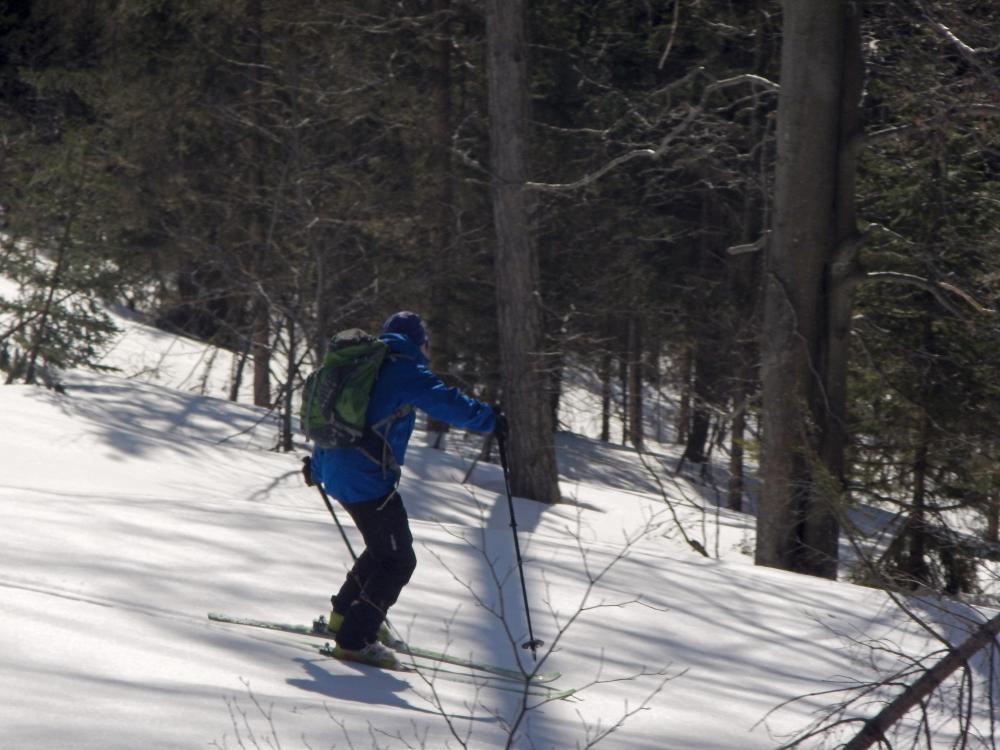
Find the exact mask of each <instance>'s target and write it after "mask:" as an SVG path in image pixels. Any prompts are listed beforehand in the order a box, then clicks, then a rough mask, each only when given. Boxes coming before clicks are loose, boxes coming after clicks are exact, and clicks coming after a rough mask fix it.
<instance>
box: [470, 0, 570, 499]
mask: <svg viewBox="0 0 1000 750" xmlns="http://www.w3.org/2000/svg"><path fill="white" fill-rule="evenodd" d="M486 35H487V60H488V62H487V76H488V79H489V115H490V153H491V162H492V172H493V174H492V181H491V183H492V184H491V186H492V197H493V222H494V226H495V229H496V237H497V250H496V260H495V265H496V278H497V318H498V323H499V331H500V362H501V383H502V387H503V399H504V407H505V409H506V411H507V413H508V415H509V417H510V424H511V434H510V446H509V454H510V468H511V489H512V490H513V492H514V493H515V494H517V495H520V496H522V497H529V498H532V499H534V500H540V501H542V502H547V503H554V502H557V501H558V500H559V482H558V476H557V467H556V456H555V445H554V442H553V434H554V431H555V425H554V422H553V419H552V411H551V409H550V408H549V399H548V393H547V383H548V382H549V378H548V377H547V373H546V367H545V356H544V353H543V351H542V348H543V342H544V336H543V331H542V320H543V317H542V295H541V289H540V280H539V277H540V273H539V265H538V252H537V248H536V247H535V242H534V238H533V236H532V233H531V230H530V225H529V222H530V219H529V210H528V209H529V206H528V196H527V193H526V190H525V182H526V176H527V171H526V167H525V146H526V140H527V126H528V81H527V71H526V57H527V51H528V47H527V42H526V40H525V31H524V2H523V0H489V2H487V3H486Z"/></svg>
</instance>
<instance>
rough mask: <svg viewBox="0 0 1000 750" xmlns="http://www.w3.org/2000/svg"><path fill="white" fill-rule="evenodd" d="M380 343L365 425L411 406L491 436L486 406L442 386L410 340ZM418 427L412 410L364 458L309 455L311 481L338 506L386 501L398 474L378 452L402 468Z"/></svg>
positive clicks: (336, 452)
mask: <svg viewBox="0 0 1000 750" xmlns="http://www.w3.org/2000/svg"><path fill="white" fill-rule="evenodd" d="M380 338H381V339H382V341H385V342H386V343H387V344H389V356H388V357H387V358H386V361H385V364H383V365H382V370H381V372H380V373H379V376H378V378H377V379H376V380H375V385H374V387H373V388H372V393H371V398H370V400H369V402H368V412H367V415H366V423H367V424H369V425H377V424H378V423H379V422H380V421H382V420H383V419H386V418H387V417H390V416H391V415H392V414H393V413H394V412H397V411H398V410H400V408H401V407H407V406H412V407H416V408H417V409H420V410H421V411H424V412H426V413H427V414H429V415H430V416H432V417H434V419H438V420H440V421H442V422H447V423H449V424H451V425H454V426H455V427H463V428H466V429H469V430H475V431H477V432H491V431H492V430H493V428H494V426H495V425H496V419H495V418H494V416H493V409H492V408H491V407H490V405H489V404H486V403H483V402H482V401H476V400H475V399H472V398H469V397H468V396H466V395H465V394H464V393H462V392H461V391H460V390H459V389H458V388H449V387H448V386H446V385H445V384H444V383H442V382H441V379H440V378H438V376H437V375H435V374H434V373H433V372H431V371H430V370H429V369H428V368H427V358H426V357H425V356H424V355H423V353H422V352H421V351H420V348H419V347H418V346H417V345H416V344H414V343H413V342H412V341H411V340H410V339H409V338H407V337H406V336H403V335H401V334H398V333H386V334H383V335H382V336H381V337H380ZM416 421H417V415H416V414H415V413H414V412H413V411H412V409H411V410H410V411H409V413H408V414H406V415H405V416H401V417H399V418H398V419H395V420H394V421H391V422H390V423H389V424H388V425H386V426H383V427H382V428H380V429H378V432H379V434H380V435H381V437H383V438H385V443H383V441H382V440H378V439H371V440H369V441H367V442H369V443H373V444H374V445H368V446H367V447H368V450H367V452H366V451H363V450H361V449H360V448H338V449H333V450H328V449H324V448H319V447H317V448H316V449H315V450H314V451H313V455H312V472H313V477H315V479H316V480H317V481H318V482H319V483H320V485H321V486H322V487H323V489H324V490H325V491H326V493H327V494H328V495H331V496H332V497H335V498H337V499H338V500H340V502H342V503H356V502H360V501H363V500H376V499H378V498H381V497H385V496H386V495H388V494H389V493H390V492H392V490H393V489H394V488H395V487H396V484H397V483H398V481H399V473H398V471H399V470H398V469H394V468H393V467H392V466H391V465H386V464H385V463H384V462H383V461H382V460H381V459H382V454H381V451H382V449H383V448H384V447H386V443H387V444H388V448H389V449H391V451H392V454H391V458H394V459H395V462H396V463H397V464H399V465H400V466H402V465H403V461H404V460H405V459H406V446H407V444H408V443H409V442H410V436H411V435H412V434H413V427H414V425H415V424H416ZM372 453H377V455H375V456H372ZM390 464H391V460H390Z"/></svg>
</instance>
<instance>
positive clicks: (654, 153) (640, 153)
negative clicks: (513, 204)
mask: <svg viewBox="0 0 1000 750" xmlns="http://www.w3.org/2000/svg"><path fill="white" fill-rule="evenodd" d="M703 72H704V68H700V67H699V68H694V69H692V70H691V71H690V72H689V73H688V74H687V75H686V76H685V77H684V79H682V80H687V79H691V78H694V77H696V76H698V75H700V74H701V73H703ZM747 83H748V84H750V85H752V86H759V87H762V88H763V89H764V90H765V91H768V92H772V93H775V92H777V91H778V90H779V88H780V87H779V85H778V84H777V83H775V82H774V81H771V80H769V79H767V78H764V77H763V76H759V75H754V74H752V73H746V74H743V75H737V76H732V77H731V78H724V79H722V80H720V81H713V82H711V83H709V84H708V85H707V86H705V89H704V91H702V94H701V99H700V100H699V101H698V103H697V104H696V105H694V106H693V107H691V108H690V109H689V110H688V113H687V115H686V116H685V117H684V119H682V120H681V121H680V122H679V123H677V124H676V125H675V126H674V127H673V128H671V129H670V132H668V133H667V134H666V135H665V136H663V138H662V140H661V141H660V143H659V145H658V146H657V147H656V148H639V149H633V150H632V151H627V152H625V153H624V154H620V155H618V156H616V157H615V158H614V159H612V160H611V161H609V162H607V163H606V164H604V165H603V166H602V167H600V168H599V169H597V170H596V171H595V172H592V173H590V174H588V175H584V176H583V177H581V178H580V179H578V180H574V181H573V182H567V183H550V182H527V183H525V187H526V188H528V189H530V190H540V191H546V192H562V191H566V190H576V189H578V188H582V187H586V186H587V185H590V184H592V183H594V182H596V181H597V180H599V179H600V178H601V177H603V176H604V175H606V174H607V173H608V172H611V171H612V170H614V169H616V168H617V167H620V166H621V165H622V164H626V163H628V162H630V161H634V160H635V159H653V160H654V161H655V160H656V159H659V158H660V157H661V156H663V155H664V154H665V153H666V152H667V150H668V149H669V148H670V146H671V145H672V144H673V142H674V141H675V140H676V139H677V138H678V137H679V136H680V135H681V134H682V133H684V132H685V131H686V130H687V129H688V128H689V127H691V124H692V123H693V122H694V121H695V120H696V119H697V118H698V116H699V115H701V114H702V113H703V112H704V110H705V104H706V102H707V101H708V99H709V97H710V96H711V95H712V94H713V93H715V92H716V91H721V90H722V89H727V88H730V87H732V86H738V85H741V84H747Z"/></svg>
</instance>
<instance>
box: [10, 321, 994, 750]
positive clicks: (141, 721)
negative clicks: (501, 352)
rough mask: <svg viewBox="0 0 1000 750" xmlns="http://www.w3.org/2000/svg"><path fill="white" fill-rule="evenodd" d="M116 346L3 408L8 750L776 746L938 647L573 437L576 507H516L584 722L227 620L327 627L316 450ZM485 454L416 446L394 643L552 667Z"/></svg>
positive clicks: (574, 714) (324, 524)
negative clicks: (758, 552) (106, 367)
mask: <svg viewBox="0 0 1000 750" xmlns="http://www.w3.org/2000/svg"><path fill="white" fill-rule="evenodd" d="M120 322H121V325H122V326H123V330H124V334H123V338H122V339H121V340H120V341H119V343H118V344H117V345H116V346H115V347H114V348H113V349H112V350H111V351H110V353H109V355H108V360H107V362H108V363H109V364H116V365H117V366H119V367H120V368H121V372H120V374H117V375H109V374H94V373H88V372H75V373H72V374H70V375H69V376H68V377H67V378H66V385H67V392H66V394H65V395H61V394H57V393H54V392H51V391H46V390H43V389H41V388H34V387H27V386H7V387H5V388H0V413H2V414H3V430H2V433H0V467H2V472H0V559H2V565H0V601H2V605H3V609H2V615H0V643H2V644H3V648H2V649H0V676H2V677H0V747H3V748H12V749H17V750H22V749H32V750H34V749H38V750H56V749H61V748H66V749H67V750H68V749H70V748H72V749H73V750H82V749H89V748H93V749H94V750H119V749H120V750H139V749H142V750H152V749H154V748H170V749H176V748H203V747H210V746H213V747H219V748H244V747H246V748H252V747H273V748H278V747H281V748H286V749H287V748H300V747H301V748H305V747H309V748H330V747H338V748H339V747H344V748H358V749H360V748H368V747H379V748H412V747H425V748H431V749H437V748H446V747H461V746H463V744H462V743H464V746H466V747H469V748H494V747H514V748H557V749H560V750H561V749H562V748H575V747H589V746H591V745H589V744H588V743H591V742H593V741H595V740H597V739H600V738H601V737H602V735H605V736H603V739H600V742H599V743H597V746H598V747H602V748H608V749H609V750H610V749H612V748H615V749H620V750H640V749H645V748H648V749H649V750H662V749H663V748H675V749H678V750H717V749H720V748H734V749H736V748H739V749H741V750H742V749H751V748H774V747H776V746H778V745H780V744H781V737H782V736H784V735H787V734H788V733H792V732H795V731H797V730H799V729H801V728H802V727H804V726H806V725H807V724H808V722H809V721H810V720H811V719H812V718H813V717H812V714H811V712H812V711H813V710H815V709H817V708H818V707H821V706H823V705H825V704H826V703H827V702H830V701H831V700H832V699H831V698H829V697H823V696H817V697H814V698H810V699H807V700H803V701H799V702H794V703H792V704H790V705H787V706H784V707H780V708H779V706H781V704H783V703H784V702H786V701H788V700H790V699H792V698H795V697H797V696H803V695H806V694H810V693H815V692H817V691H821V690H826V689H829V688H830V687H833V686H834V685H833V684H831V681H835V682H836V681H843V680H853V679H860V680H864V679H868V678H870V677H871V676H872V674H873V671H872V665H871V664H870V660H871V658H872V657H873V652H871V651H870V650H869V649H868V648H867V647H866V646H865V642H866V641H868V640H870V639H883V641H882V643H883V645H884V644H885V643H886V642H888V641H889V640H891V642H892V643H893V644H895V645H896V646H898V647H900V648H902V649H904V650H906V651H908V652H909V653H911V654H914V655H922V654H924V653H927V652H930V651H932V650H934V649H935V648H936V647H938V646H939V644H937V643H936V642H934V641H933V639H931V638H930V636H929V635H928V634H927V633H925V632H924V631H922V630H921V629H920V628H919V627H917V626H915V625H911V624H909V623H908V621H907V620H906V618H905V617H904V616H903V615H902V614H901V613H900V612H899V610H898V609H897V607H896V606H895V605H894V604H893V603H892V602H891V601H890V599H889V598H888V597H887V596H886V594H884V593H883V592H880V591H876V590H873V589H866V588H862V587H858V586H854V585H850V584H846V583H834V582H830V581H825V580H818V579H813V578H809V577H804V576H797V575H792V574H788V573H784V572H780V571H775V570H768V569H762V568H757V567H754V566H753V565H752V564H751V563H752V560H751V558H750V557H749V556H748V555H747V554H746V551H747V550H748V549H752V546H753V524H752V519H750V518H749V517H746V516H743V515H740V514H736V513H731V512H728V511H725V510H717V509H716V508H715V507H714V506H712V505H711V503H710V501H711V500H712V497H713V493H712V492H710V491H706V488H705V487H702V486H699V485H697V484H696V483H694V482H691V481H688V480H686V479H677V480H674V479H669V480H667V479H666V474H667V472H663V474H664V481H665V485H664V486H665V487H666V489H667V492H668V494H669V498H670V499H671V500H672V502H673V509H672V510H671V509H670V508H668V506H667V505H666V504H665V503H664V500H663V498H662V497H661V496H660V493H659V490H658V487H657V484H656V482H654V481H653V480H652V478H651V477H650V475H649V473H648V472H647V471H646V469H645V468H644V467H643V466H642V464H641V463H640V462H639V461H638V459H637V457H636V456H635V454H634V453H633V452H632V451H630V450H627V449H624V448H621V447H614V446H607V445H602V444H600V443H599V442H597V441H595V440H593V439H592V438H588V437H586V436H584V435H580V434H569V433H564V434H562V435H560V438H559V444H558V447H559V451H560V460H561V466H562V474H563V482H562V487H563V492H564V495H565V497H566V499H567V502H565V503H564V504H562V505H557V506H553V507H543V506H539V505H538V504H536V503H533V502H530V501H527V500H522V499H515V509H516V515H517V523H518V535H519V539H520V542H521V548H522V552H523V554H524V557H525V575H526V583H527V590H528V593H529V597H530V605H531V612H530V614H531V618H532V624H533V628H534V634H535V636H536V637H538V638H541V639H542V640H544V641H545V642H546V646H545V647H544V648H543V649H542V652H541V653H540V656H543V657H544V661H543V666H542V668H543V669H544V670H558V671H560V672H561V673H562V676H561V677H560V678H559V680H557V681H556V682H555V683H554V684H555V685H556V686H557V687H558V688H569V687H576V688H579V691H578V693H577V694H576V696H575V697H574V698H573V699H570V700H560V701H554V702H548V703H543V704H542V705H537V706H536V704H538V703H539V702H540V701H539V700H538V699H537V698H535V697H531V698H529V700H528V705H529V706H531V708H530V710H528V711H527V713H526V714H524V715H523V718H522V719H521V720H520V721H519V720H518V717H519V716H521V715H522V714H521V712H522V708H523V701H522V697H521V696H519V695H516V694H514V693H510V692H503V691H500V690H497V689H494V688H493V687H491V686H489V685H483V686H481V687H478V688H477V687H476V686H471V685H468V684H460V683H456V682H450V681H442V680H434V678H433V675H432V674H430V673H425V674H424V675H423V676H421V675H416V674H402V673H393V672H384V671H379V670H376V669H372V668H368V667H364V666H358V665H351V664H347V663H342V662H338V661H335V660H332V659H329V658H325V657H323V656H321V655H320V654H318V653H317V651H316V650H315V645H318V644H319V643H320V642H319V641H315V639H309V638H307V637H303V636H295V635H289V634H283V633H277V632H269V631H263V630H255V629H250V628H246V627H240V626H235V625H224V624H219V623H213V622H210V621H209V620H208V619H207V617H206V614H207V613H208V612H209V611H221V612H225V613H229V614H234V615H242V616H246V617H256V618H261V619H269V620H281V621H285V622H297V623H303V624H306V623H309V622H310V620H311V619H312V618H313V617H314V616H316V615H318V614H321V613H325V612H326V611H327V609H328V597H329V595H330V594H331V593H333V592H334V591H335V590H336V588H337V587H338V586H339V584H340V582H341V580H342V577H343V575H344V573H345V571H346V569H347V566H348V564H349V555H348V553H347V550H346V548H345V545H344V543H343V540H342V539H341V537H340V534H339V533H338V531H337V528H336V526H335V525H334V523H333V520H332V518H331V517H330V515H329V512H328V511H327V509H326V507H325V506H324V505H323V503H322V501H321V498H320V497H319V495H318V494H317V492H316V491H315V490H314V489H310V488H307V487H305V486H304V484H303V483H302V481H301V477H300V475H299V471H298V470H299V458H298V456H300V455H302V454H303V453H304V452H305V449H304V448H303V449H302V450H300V451H299V452H298V454H295V455H288V454H279V453H275V452H271V451H270V448H271V447H272V446H273V445H274V444H275V442H276V426H275V424H274V419H273V417H271V416H269V415H268V414H267V413H266V412H264V411H263V410H260V409H255V408H253V407H249V406H246V405H239V404H234V403H230V402H228V401H225V400H223V399H221V398H218V397H217V396H224V395H225V392H226V387H227V386H226V379H227V378H228V377H229V375H230V373H231V369H230V368H231V362H230V361H229V360H226V361H222V359H223V358H222V357H221V355H220V357H219V358H213V355H212V354H211V353H210V352H206V350H205V349H204V348H203V347H201V346H200V345H198V344H196V343H195V342H192V341H189V340H187V339H183V338H179V337H176V336H170V335H167V334H164V333H162V332H159V331H155V330H152V329H148V328H146V327H144V326H142V325H141V324H140V323H138V322H136V321H134V320H125V319H122V320H121V321H120ZM205 393H207V394H214V395H203V394H205ZM567 403H569V404H572V403H574V402H573V401H572V400H568V402H567ZM567 408H571V407H567ZM565 421H567V422H569V423H573V424H586V423H587V419H586V415H567V417H566V420H565ZM477 440H478V438H477V437H475V436H468V437H467V438H464V439H463V438H462V437H461V436H453V437H452V443H453V449H452V450H451V451H449V452H447V453H442V452H440V451H436V450H433V449H431V448H429V447H425V446H424V445H423V444H422V443H423V442H424V438H423V437H422V435H421V434H418V435H417V436H416V437H415V439H414V443H415V445H413V446H412V448H411V452H410V453H409V454H408V462H407V466H406V467H405V471H404V478H403V481H402V485H401V490H402V494H403V497H404V499H405V502H406V505H407V508H408V511H409V513H410V517H411V521H412V526H413V531H414V536H415V539H416V544H417V552H418V559H419V565H418V567H417V571H416V573H415V575H414V578H413V580H412V582H411V583H410V585H409V586H408V587H407V588H406V589H405V591H404V592H403V596H402V597H401V599H400V601H399V603H398V605H397V606H396V607H395V609H394V610H393V612H392V621H393V624H394V625H395V627H396V628H397V629H398V630H399V631H401V632H402V634H403V635H404V636H406V637H407V638H408V639H409V640H410V641H411V642H412V643H415V644H418V645H422V646H425V647H429V648H438V649H443V648H447V649H448V650H449V651H450V652H452V653H454V654H456V655H470V654H471V655H474V656H475V657H476V658H477V659H479V660H482V661H488V662H492V663H496V664H501V665H506V666H516V665H517V663H518V660H519V659H520V661H521V663H522V664H524V665H525V666H527V667H528V668H531V667H533V666H534V665H533V662H532V660H531V656H530V654H529V653H528V652H526V651H524V650H522V649H521V648H519V647H518V644H519V643H520V642H521V641H523V640H525V638H526V628H525V612H524V607H523V603H522V598H521V588H520V582H519V579H518V576H517V572H516V568H515V567H514V562H513V561H514V556H513V540H512V536H511V529H510V526H509V524H510V519H509V513H508V505H507V499H506V497H505V496H504V495H503V494H502V488H503V480H502V475H501V473H500V470H499V468H498V467H496V466H494V465H490V464H479V465H478V466H477V467H476V469H475V471H474V472H473V473H472V476H471V480H470V483H468V484H462V483H461V480H462V478H463V476H464V475H465V473H466V471H467V470H468V468H469V465H470V461H471V456H472V455H474V451H475V448H476V447H477V446H478V443H477ZM652 455H653V458H654V460H658V461H667V462H668V465H669V466H671V467H672V466H673V462H674V461H675V460H676V455H671V454H670V449H668V447H667V446H663V445H657V446H654V449H653V450H652ZM706 501H709V505H708V507H707V508H706V507H705V505H704V503H705V502H706ZM675 514H676V518H677V519H679V520H680V522H681V523H682V524H683V526H684V529H685V534H686V535H687V536H688V537H690V538H692V539H694V540H696V541H698V542H700V543H701V544H703V545H704V547H705V548H706V549H707V550H708V551H709V552H710V553H711V554H712V555H713V557H712V558H705V557H703V556H701V555H700V554H698V553H697V552H695V551H694V549H692V547H691V546H690V545H689V544H688V543H687V542H685V540H684V538H683V537H684V535H683V534H681V533H680V531H679V529H678V525H677V522H676V521H675ZM340 518H341V520H342V521H344V522H347V520H348V519H347V516H346V514H343V513H342V514H341V515H340ZM348 533H349V535H350V538H351V541H352V543H353V544H354V545H355V547H359V546H360V539H359V536H358V534H357V533H356V532H355V531H354V529H353V528H351V527H348ZM501 609H502V611H503V612H504V613H505V620H506V625H507V627H508V628H509V629H510V631H511V636H510V637H508V635H507V633H506V631H505V627H504V623H503V622H501V621H500V620H498V618H497V617H496V616H495V614H494V612H496V611H499V610H501ZM921 612H922V614H923V615H924V616H925V617H927V618H928V620H929V622H931V623H941V627H942V628H944V629H945V631H944V632H946V631H947V628H948V627H950V623H949V620H948V618H947V617H945V616H944V615H942V614H941V613H939V612H935V611H934V610H933V608H925V609H923V610H921ZM952 636H953V637H954V638H958V637H959V636H958V634H957V633H953V634H952ZM553 646H554V647H553ZM550 648H551V651H550ZM878 659H880V660H881V661H882V662H883V663H884V666H890V665H891V662H892V659H891V658H889V657H888V656H887V655H885V654H883V655H882V656H881V657H878ZM983 669H986V667H983ZM428 680H429V681H430V682H428ZM776 708H777V710H776V711H774V712H773V713H769V712H771V711H772V709H776ZM446 717H447V719H446ZM935 717H936V718H935V723H936V724H941V723H943V722H946V721H947V720H948V715H947V711H946V710H945V711H944V712H941V713H939V714H935ZM623 719H624V721H622V720H623ZM511 732H513V733H514V738H513V739H512V740H510V741H509V740H508V737H509V734H510V733H511ZM459 738H460V739H461V741H462V742H461V743H460V741H459ZM942 746H943V745H942Z"/></svg>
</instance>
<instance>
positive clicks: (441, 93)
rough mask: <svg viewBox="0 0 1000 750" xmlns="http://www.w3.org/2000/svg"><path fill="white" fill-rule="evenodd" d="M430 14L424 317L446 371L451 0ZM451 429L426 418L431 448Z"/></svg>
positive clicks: (451, 198)
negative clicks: (431, 274) (433, 267)
mask: <svg viewBox="0 0 1000 750" xmlns="http://www.w3.org/2000/svg"><path fill="white" fill-rule="evenodd" d="M434 13H435V16H437V18H438V19H440V24H441V28H440V30H438V29H435V35H436V38H435V41H434V57H435V71H434V88H433V94H432V96H433V103H434V111H433V120H432V122H431V136H432V138H433V141H434V142H433V143H432V145H431V150H432V153H433V154H434V159H433V160H432V170H433V182H432V186H431V191H430V192H431V199H432V201H433V205H432V206H431V208H430V214H431V216H432V217H433V220H432V225H431V230H430V247H431V248H433V250H434V252H435V253H436V254H437V257H438V258H439V260H440V262H439V265H438V271H437V274H436V276H435V281H434V284H433V288H432V290H431V314H430V316H429V317H430V320H429V321H428V323H429V325H430V328H431V332H432V333H433V334H434V347H433V356H434V368H435V369H436V370H437V371H438V372H440V373H442V374H444V375H445V376H447V373H448V370H449V369H450V368H451V364H452V361H453V360H454V353H453V351H452V349H453V345H452V336H451V331H450V328H451V315H452V300H451V288H452V283H453V281H452V278H451V273H450V269H451V268H452V266H453V265H454V261H455V258H454V254H455V247H454V242H455V236H454V232H453V225H454V212H455V191H454V171H453V169H452V160H451V131H452V97H451V46H452V42H453V40H452V36H451V31H450V28H451V0H435V3H434ZM450 429H451V427H450V425H449V424H448V423H447V422H442V421H440V420H437V419H433V418H431V417H428V418H427V430H428V431H429V432H433V433H437V434H438V439H437V440H436V441H435V443H434V447H435V448H442V447H443V444H444V439H443V438H444V434H445V433H446V432H448V431H449V430H450Z"/></svg>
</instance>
